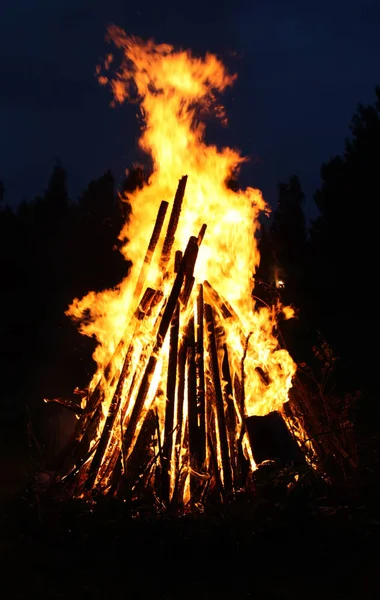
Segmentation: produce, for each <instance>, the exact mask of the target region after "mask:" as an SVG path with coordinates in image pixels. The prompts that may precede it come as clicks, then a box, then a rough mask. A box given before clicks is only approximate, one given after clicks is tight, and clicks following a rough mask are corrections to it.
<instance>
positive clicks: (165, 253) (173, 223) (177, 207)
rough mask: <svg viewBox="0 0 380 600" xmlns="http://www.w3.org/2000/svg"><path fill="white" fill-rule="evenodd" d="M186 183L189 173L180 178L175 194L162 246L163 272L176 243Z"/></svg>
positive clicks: (161, 260)
mask: <svg viewBox="0 0 380 600" xmlns="http://www.w3.org/2000/svg"><path fill="white" fill-rule="evenodd" d="M186 183H187V175H184V176H183V177H181V179H180V180H179V183H178V187H177V191H176V194H175V196H174V202H173V208H172V212H171V214H170V219H169V224H168V229H167V232H166V236H165V239H164V245H163V247H162V252H161V259H160V267H161V269H162V272H163V273H165V271H166V269H167V264H168V262H169V259H170V254H171V251H172V247H173V244H174V239H175V233H176V231H177V227H178V221H179V217H180V214H181V209H182V202H183V197H184V195H185V189H186Z"/></svg>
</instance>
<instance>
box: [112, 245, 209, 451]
mask: <svg viewBox="0 0 380 600" xmlns="http://www.w3.org/2000/svg"><path fill="white" fill-rule="evenodd" d="M194 253H198V245H197V238H195V237H191V238H190V239H189V243H188V245H187V248H186V251H185V254H184V256H183V258H182V261H181V265H180V268H179V270H178V273H177V275H176V278H175V281H174V284H173V287H172V290H171V292H170V295H169V298H168V301H167V304H166V307H165V310H164V313H163V315H162V319H161V323H160V326H159V329H158V333H157V338H156V342H155V345H154V348H153V351H152V353H151V356H150V358H149V361H148V364H147V367H146V369H145V372H144V375H143V378H142V381H141V384H140V387H139V390H138V393H137V397H136V400H135V404H134V406H133V409H132V413H131V416H130V419H129V422H128V425H127V429H126V432H125V435H124V441H123V443H124V445H125V448H127V452H128V453H130V452H131V450H132V441H133V438H134V437H135V434H136V427H137V425H138V422H139V420H140V414H141V411H142V408H143V406H144V403H145V400H146V397H147V394H148V391H149V388H150V385H151V380H152V377H153V373H154V370H155V368H156V365H157V360H158V354H159V352H160V350H161V348H162V345H163V343H164V340H165V336H166V334H167V331H168V329H169V325H170V321H171V319H172V316H173V313H174V311H175V307H176V304H177V301H178V298H179V295H180V292H181V288H182V284H183V280H184V277H185V272H186V266H187V263H188V261H189V260H190V259H191V258H192V256H193V254H194ZM127 459H128V456H127Z"/></svg>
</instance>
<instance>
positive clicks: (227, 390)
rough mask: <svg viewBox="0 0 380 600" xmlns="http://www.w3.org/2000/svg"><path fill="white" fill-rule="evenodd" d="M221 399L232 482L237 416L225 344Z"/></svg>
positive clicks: (235, 456) (235, 468) (235, 472)
mask: <svg viewBox="0 0 380 600" xmlns="http://www.w3.org/2000/svg"><path fill="white" fill-rule="evenodd" d="M222 379H223V398H224V404H225V406H226V407H227V410H226V423H227V433H228V445H229V449H230V457H231V465H232V471H233V475H234V480H236V476H237V433H238V431H237V415H236V410H235V405H234V399H233V388H232V378H231V371H230V362H229V357H228V348H227V344H223V361H222Z"/></svg>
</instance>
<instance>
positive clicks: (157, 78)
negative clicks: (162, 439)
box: [68, 26, 295, 438]
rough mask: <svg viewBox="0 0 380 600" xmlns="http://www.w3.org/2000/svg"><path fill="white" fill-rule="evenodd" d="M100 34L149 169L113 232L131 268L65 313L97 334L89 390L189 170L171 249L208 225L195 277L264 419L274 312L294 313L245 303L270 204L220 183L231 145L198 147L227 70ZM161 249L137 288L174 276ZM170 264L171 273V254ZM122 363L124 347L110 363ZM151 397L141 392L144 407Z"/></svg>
mask: <svg viewBox="0 0 380 600" xmlns="http://www.w3.org/2000/svg"><path fill="white" fill-rule="evenodd" d="M108 35H109V39H110V40H111V41H112V42H113V43H114V44H115V45H116V47H117V48H118V49H119V50H120V51H121V62H120V64H119V66H118V68H117V69H116V70H115V67H114V63H115V60H114V57H113V56H112V55H111V54H110V55H108V56H107V57H106V60H105V63H104V66H103V69H101V68H98V70H97V74H98V79H99V82H100V83H101V84H104V85H108V86H109V87H110V88H111V90H112V92H113V96H114V102H115V103H122V102H124V101H125V100H137V101H138V102H139V105H140V109H141V114H142V116H143V118H144V121H145V125H144V128H143V131H142V134H141V137H140V140H139V144H140V147H141V148H142V149H143V150H144V151H145V152H146V153H147V154H149V155H150V157H151V158H152V161H153V172H152V174H151V176H150V178H149V181H148V183H147V184H146V185H145V186H144V187H143V188H142V189H137V190H135V191H134V192H132V193H131V194H129V196H128V201H130V203H131V206H132V214H131V216H130V218H129V220H128V221H127V222H126V223H125V225H124V227H123V229H122V231H121V232H120V239H121V240H124V239H127V240H128V242H127V243H126V244H125V245H124V247H123V249H122V252H123V255H124V256H125V258H126V259H128V260H131V261H132V263H133V266H132V269H131V272H130V274H129V275H128V277H127V278H126V279H125V280H124V281H122V282H121V283H120V285H119V286H118V287H117V288H116V289H113V290H107V291H103V292H101V293H95V292H90V293H89V294H88V295H87V296H86V297H85V298H82V299H81V300H78V299H75V300H74V301H73V303H72V305H71V306H70V308H69V310H68V314H69V315H71V317H72V318H74V319H75V320H77V321H78V322H79V323H80V328H81V331H82V333H84V334H86V335H90V336H96V338H97V340H98V346H97V349H96V351H95V355H94V358H95V360H96V362H97V364H98V372H97V374H96V375H95V377H94V380H93V381H92V383H91V388H92V389H93V388H94V386H95V384H96V382H97V380H98V379H99V378H100V377H102V374H103V372H104V369H105V366H106V365H107V364H108V362H109V360H110V357H111V356H112V355H113V353H114V351H115V348H116V347H117V344H118V343H119V340H120V337H121V334H122V332H123V331H124V330H125V328H126V326H127V324H128V323H129V321H130V319H131V317H132V313H133V311H134V309H135V306H134V305H133V302H132V300H133V292H134V289H135V285H136V281H137V278H138V275H139V272H140V269H141V266H142V262H143V260H144V256H145V252H146V248H147V246H148V242H149V238H150V236H151V232H152V228H153V225H154V222H155V218H156V215H157V211H158V208H159V204H160V201H161V200H162V199H166V200H168V201H171V200H172V198H173V197H174V193H175V190H176V186H177V182H178V180H179V179H180V178H181V177H182V176H183V175H184V174H187V175H188V181H187V187H186V193H185V198H184V203H183V206H182V212H181V218H180V220H179V224H178V229H177V232H176V237H175V244H174V250H181V251H183V250H184V248H185V247H186V244H187V241H188V239H189V237H190V236H191V235H197V233H198V231H199V230H200V228H201V226H202V224H203V223H206V224H207V232H206V235H205V238H204V240H203V242H202V245H201V247H200V251H199V255H198V259H197V263H196V268H195V272H194V275H195V278H196V282H197V283H203V282H204V281H205V280H207V281H208V282H209V283H210V284H211V285H212V286H213V288H214V289H215V290H217V292H218V294H219V295H220V296H221V298H222V299H224V300H225V301H227V302H228V303H229V304H230V305H231V307H232V309H233V316H232V317H231V318H229V319H224V321H223V326H224V328H225V333H226V342H227V346H228V348H229V353H230V363H231V369H232V371H233V373H232V374H233V375H234V373H236V374H238V375H239V377H242V378H243V379H244V382H245V404H244V412H245V414H246V415H252V414H256V415H264V414H266V413H268V412H270V411H272V410H277V409H280V408H281V406H282V404H283V403H284V402H286V401H287V400H288V391H289V388H290V387H291V381H292V376H293V375H294V372H295V364H294V362H293V360H292V359H291V357H290V356H289V354H288V353H287V352H286V351H285V350H283V349H280V348H279V345H278V341H277V338H276V334H275V331H276V316H277V313H278V312H279V311H281V310H282V311H283V313H284V316H285V318H290V317H291V316H293V315H292V309H291V308H290V307H281V306H279V307H277V308H276V309H274V308H273V309H271V308H268V307H263V308H260V307H256V306H255V304H254V301H253V299H252V288H253V283H254V279H253V278H254V274H255V270H256V268H257V266H258V264H259V261H260V256H259V251H258V246H257V240H256V235H255V234H256V231H257V230H258V228H259V223H258V216H259V214H260V213H261V212H262V211H266V212H267V211H268V206H267V205H266V203H265V201H264V200H263V197H262V194H261V192H260V191H259V190H257V189H254V188H252V187H248V188H246V189H244V190H238V191H233V190H232V189H230V188H229V187H228V185H227V183H228V180H229V178H230V177H231V176H232V175H233V174H235V173H236V172H237V171H238V169H239V167H240V166H241V164H242V163H243V162H244V161H245V158H244V157H242V156H241V155H240V153H239V152H238V151H237V150H233V149H231V148H222V149H219V148H217V147H216V146H214V145H208V144H206V142H205V124H204V122H203V121H202V120H201V119H202V117H203V115H204V114H206V113H208V114H213V115H216V116H217V117H218V118H220V119H221V120H222V121H223V122H226V116H225V113H224V109H223V107H221V106H220V105H219V104H218V103H217V101H216V94H217V93H219V92H222V91H223V90H225V89H226V88H227V87H228V86H231V85H232V84H233V82H234V80H235V76H234V75H230V74H229V73H228V72H227V71H226V68H225V67H224V65H223V64H222V62H221V61H220V60H219V59H218V58H217V57H216V56H214V55H212V54H207V55H206V56H205V57H204V58H198V57H194V56H192V54H191V53H190V52H189V51H183V50H180V51H177V50H175V49H174V48H173V47H172V46H170V45H168V44H155V43H154V42H153V41H147V42H146V41H143V40H141V39H139V38H136V37H130V36H127V35H126V34H125V33H124V31H123V30H121V29H119V28H117V27H115V26H111V27H110V28H109V30H108ZM111 68H112V69H114V71H113V74H112V75H111V71H110V69H111ZM169 212H170V207H169V211H168V213H169ZM167 220H168V214H167V216H166V221H167ZM161 244H162V240H161ZM159 249H160V248H158V251H156V253H155V255H154V257H153V261H152V264H151V268H150V269H149V271H148V273H147V274H146V279H145V285H146V286H151V287H153V288H157V287H159V286H160V287H161V289H162V290H163V291H164V293H166V292H167V290H170V287H171V284H172V281H173V277H174V275H173V277H172V278H170V277H169V279H167V280H166V281H165V288H164V287H163V281H162V277H163V273H162V272H161V270H160V268H159V264H158V259H157V257H158V256H159ZM173 254H174V253H173ZM168 270H169V273H170V272H172V271H173V256H172V259H171V263H170V264H169V268H168ZM84 315H86V319H85V320H84V319H83V317H84ZM88 315H90V317H91V318H90V319H89V318H88ZM152 323H153V321H152V320H150V322H148V324H145V325H144V328H145V329H144V330H141V332H140V334H139V335H140V338H136V339H134V344H135V345H136V350H135V352H134V354H133V360H134V361H137V362H138V361H139V360H141V358H139V357H140V351H141V349H142V348H144V347H146V339H147V336H149V333H150V332H151V331H153V325H152ZM144 336H145V337H144ZM137 346H139V350H137ZM122 360H123V353H122V354H121V358H120V366H119V367H118V368H121V363H122ZM163 364H164V365H166V362H164V363H163ZM135 367H137V365H135ZM165 368H166V367H165ZM258 368H259V369H260V372H258ZM156 373H159V369H157V371H156ZM156 377H158V375H156ZM154 383H155V385H156V384H157V383H158V381H157V382H154ZM156 387H157V385H156ZM153 388H154V386H153V385H152V389H153ZM109 401H110V398H108V399H106V403H105V404H106V405H108V403H109ZM152 401H153V399H152V398H151V397H149V398H148V400H147V403H146V406H145V409H146V408H147V406H148V405H149V406H150V404H151V402H152ZM160 405H162V406H163V408H162V409H161V411H162V410H164V406H165V402H161V403H160ZM241 416H242V417H243V416H244V415H241ZM160 423H161V424H162V423H163V420H162V414H160ZM176 437H177V438H178V437H179V435H178V434H177V435H176Z"/></svg>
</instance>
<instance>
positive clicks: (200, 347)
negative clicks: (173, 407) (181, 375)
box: [195, 284, 206, 465]
mask: <svg viewBox="0 0 380 600" xmlns="http://www.w3.org/2000/svg"><path fill="white" fill-rule="evenodd" d="M203 320H204V309H203V286H202V284H200V285H198V295H197V305H196V321H195V324H196V329H195V331H196V355H195V356H196V358H195V362H196V368H197V405H198V415H199V462H200V464H201V465H202V464H204V462H205V459H206V410H205V365H204V335H203Z"/></svg>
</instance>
